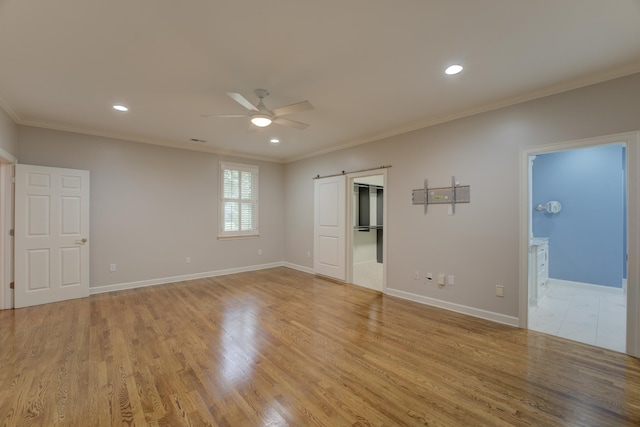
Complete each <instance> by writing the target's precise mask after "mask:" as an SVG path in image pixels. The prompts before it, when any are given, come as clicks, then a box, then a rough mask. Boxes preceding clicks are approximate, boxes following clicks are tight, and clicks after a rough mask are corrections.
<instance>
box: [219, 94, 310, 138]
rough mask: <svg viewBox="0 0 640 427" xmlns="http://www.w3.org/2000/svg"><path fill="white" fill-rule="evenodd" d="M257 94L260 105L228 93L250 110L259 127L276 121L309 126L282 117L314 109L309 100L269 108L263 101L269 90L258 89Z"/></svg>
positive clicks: (227, 115) (304, 127) (237, 115)
mask: <svg viewBox="0 0 640 427" xmlns="http://www.w3.org/2000/svg"><path fill="white" fill-rule="evenodd" d="M255 94H256V96H257V97H258V99H260V101H259V102H258V105H253V104H252V103H251V102H249V101H248V100H247V98H245V97H244V96H242V95H241V94H239V93H237V92H227V95H228V96H229V97H230V98H231V99H233V100H234V101H236V102H237V103H238V104H240V105H242V106H243V107H244V108H246V109H247V110H249V118H250V119H251V123H253V124H254V125H256V126H258V127H266V126H269V125H270V124H271V123H275V124H277V125H283V126H290V127H293V128H296V129H300V130H304V129H306V128H307V126H309V125H308V124H306V123H301V122H296V121H294V120H289V119H285V118H282V116H286V115H289V114H293V113H299V112H302V111H308V110H313V105H311V103H310V102H309V101H302V102H297V103H295V104H291V105H286V106H284V107H279V108H274V109H273V110H269V109H268V108H267V107H266V106H265V105H264V102H263V100H264V98H265V97H266V96H267V95H269V92H267V91H266V90H264V89H256V90H255ZM216 117H246V115H239V114H224V115H216Z"/></svg>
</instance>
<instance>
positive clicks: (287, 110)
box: [271, 101, 313, 116]
mask: <svg viewBox="0 0 640 427" xmlns="http://www.w3.org/2000/svg"><path fill="white" fill-rule="evenodd" d="M308 110H313V105H311V103H310V102H309V101H302V102H297V103H295V104H291V105H285V106H284V107H280V108H275V109H273V110H271V111H272V113H273V115H274V116H286V115H287V114H293V113H299V112H301V111H308Z"/></svg>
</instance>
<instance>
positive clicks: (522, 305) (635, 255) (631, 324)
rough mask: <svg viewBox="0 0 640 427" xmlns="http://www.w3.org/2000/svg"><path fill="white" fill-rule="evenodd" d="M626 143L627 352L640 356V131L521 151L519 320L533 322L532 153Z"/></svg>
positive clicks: (526, 327) (524, 326)
mask: <svg viewBox="0 0 640 427" xmlns="http://www.w3.org/2000/svg"><path fill="white" fill-rule="evenodd" d="M619 143H624V144H626V147H627V150H626V162H627V165H626V172H627V177H626V179H627V255H628V260H627V343H626V353H627V354H629V355H631V356H634V357H640V313H639V312H638V308H639V307H640V289H639V288H640V132H626V133H620V134H614V135H605V136H600V137H595V138H587V139H580V140H574V141H567V142H561V143H557V144H548V145H541V146H536V147H531V148H526V149H521V150H520V221H519V323H518V326H519V327H520V328H524V329H528V325H529V318H528V317H529V315H528V310H529V293H528V292H529V273H528V269H529V216H530V215H531V212H530V209H529V184H530V183H529V156H535V155H536V154H542V153H548V152H553V151H564V150H571V149H577V148H586V147H594V146H599V145H608V144H619Z"/></svg>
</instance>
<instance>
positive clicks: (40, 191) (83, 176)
mask: <svg viewBox="0 0 640 427" xmlns="http://www.w3.org/2000/svg"><path fill="white" fill-rule="evenodd" d="M88 240H89V171H82V170H73V169H59V168H50V167H42V166H30V165H16V186H15V269H14V273H15V307H16V308H20V307H26V306H31V305H38V304H45V303H49V302H56V301H62V300H67V299H73V298H82V297H86V296H89V244H88Z"/></svg>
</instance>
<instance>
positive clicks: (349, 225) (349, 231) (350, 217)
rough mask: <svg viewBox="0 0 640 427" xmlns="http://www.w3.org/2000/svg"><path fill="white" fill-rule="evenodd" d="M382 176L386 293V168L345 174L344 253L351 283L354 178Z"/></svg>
mask: <svg viewBox="0 0 640 427" xmlns="http://www.w3.org/2000/svg"><path fill="white" fill-rule="evenodd" d="M379 175H381V176H382V186H383V189H384V197H383V199H382V290H381V292H382V293H386V292H387V252H388V251H387V241H388V240H389V238H388V230H387V223H388V220H387V216H388V215H387V202H388V200H389V196H388V192H387V189H388V185H387V169H386V168H385V169H373V170H368V171H363V172H353V173H349V174H347V180H346V185H347V188H346V192H347V193H346V194H348V195H349V196H348V197H347V212H346V215H347V233H346V234H347V240H346V245H347V250H346V255H347V257H346V258H347V259H346V262H347V281H348V282H349V283H353V227H354V225H355V224H354V222H353V221H354V211H355V206H354V202H353V197H352V193H353V184H354V181H355V179H356V178H362V177H365V176H379Z"/></svg>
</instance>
